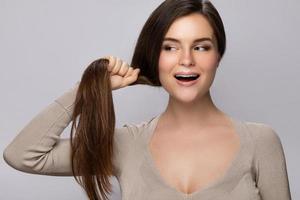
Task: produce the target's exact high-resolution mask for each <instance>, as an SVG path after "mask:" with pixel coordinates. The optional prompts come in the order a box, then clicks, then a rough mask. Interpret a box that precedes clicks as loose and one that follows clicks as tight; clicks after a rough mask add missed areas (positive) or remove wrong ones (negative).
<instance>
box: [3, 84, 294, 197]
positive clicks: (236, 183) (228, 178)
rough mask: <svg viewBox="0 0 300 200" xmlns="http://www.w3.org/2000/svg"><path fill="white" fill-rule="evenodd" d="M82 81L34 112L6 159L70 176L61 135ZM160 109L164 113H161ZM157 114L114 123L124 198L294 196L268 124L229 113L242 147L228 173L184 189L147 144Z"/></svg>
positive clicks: (23, 167) (66, 142)
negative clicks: (171, 180) (166, 174)
mask: <svg viewBox="0 0 300 200" xmlns="http://www.w3.org/2000/svg"><path fill="white" fill-rule="evenodd" d="M78 83H79V82H77V83H76V84H75V86H74V87H73V88H72V89H70V90H68V91H66V92H65V93H64V94H63V95H62V96H60V97H59V98H57V99H56V100H55V101H54V102H52V103H51V104H50V105H48V106H47V107H46V108H45V109H44V110H42V111H41V112H40V113H39V114H37V116H35V117H34V118H33V119H32V120H31V121H30V122H29V123H28V124H27V125H26V126H25V127H24V128H23V129H22V130H21V131H20V133H19V134H18V135H17V136H16V137H15V138H14V140H13V141H12V142H11V143H10V144H9V145H8V146H7V147H6V149H5V151H4V155H3V156H4V159H5V161H6V162H7V163H8V164H9V165H10V166H12V167H13V168H15V169H17V170H20V171H23V172H27V173H33V174H44V175H56V176H71V175H72V171H71V160H70V140H69V139H66V138H60V135H61V133H62V132H63V130H64V129H65V128H66V127H67V126H68V125H69V124H70V122H71V118H70V115H71V113H72V109H73V106H74V100H75V95H76V91H77V88H78ZM160 115H161V114H160ZM160 115H157V116H155V117H153V118H152V119H150V120H149V121H145V122H142V123H140V124H125V125H124V126H123V127H121V128H116V129H115V134H114V148H115V153H114V157H113V164H114V174H115V176H116V178H117V179H118V181H119V183H120V188H121V195H122V199H123V200H182V199H193V200H290V199H291V194H290V188H289V181H288V174H287V170H286V162H285V156H284V151H283V148H282V144H281V141H280V138H279V136H278V135H277V133H276V132H275V131H274V130H273V129H272V128H271V127H270V126H269V125H267V124H263V123H256V122H245V121H240V120H237V119H234V118H231V120H232V122H233V124H234V125H235V129H236V132H237V133H238V134H239V136H240V142H241V148H240V150H239V151H238V152H237V154H236V157H235V158H234V160H233V161H232V163H231V165H230V167H229V168H228V169H227V171H226V173H225V174H224V175H223V176H222V177H221V178H219V179H217V180H216V181H214V182H213V183H211V184H209V185H208V186H206V187H204V188H202V189H201V190H199V191H195V192H193V193H191V194H184V193H182V192H180V191H178V190H176V189H175V188H174V187H171V186H169V185H168V184H166V182H165V181H164V180H163V179H162V177H161V176H160V175H159V172H158V170H157V168H156V167H155V165H154V161H153V159H152V157H151V153H150V151H149V149H148V142H149V139H150V137H151V135H152V133H153V132H154V129H155V127H156V124H157V121H158V119H159V117H160Z"/></svg>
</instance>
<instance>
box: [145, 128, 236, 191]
mask: <svg viewBox="0 0 300 200" xmlns="http://www.w3.org/2000/svg"><path fill="white" fill-rule="evenodd" d="M215 131H217V130H215ZM239 148H240V141H239V136H238V135H237V134H236V133H235V132H234V131H233V130H226V131H224V130H223V132H222V133H217V132H214V131H213V130H211V132H210V134H205V135H203V134H197V133H195V134H190V133H189V134H185V135H184V134H180V135H175V134H173V135H172V134H169V133H163V132H156V133H154V134H153V137H152V138H151V140H150V142H149V149H150V152H151V156H152V159H153V162H154V164H155V167H156V168H157V170H158V171H159V174H160V176H161V178H162V179H163V180H164V181H165V183H166V184H167V185H169V186H170V187H174V188H176V189H177V190H178V191H180V192H183V193H187V194H189V193H193V192H195V191H198V190H200V189H201V188H203V187H205V186H206V185H208V184H210V183H211V182H214V181H217V180H218V179H219V178H220V177H221V176H223V175H224V173H226V171H227V169H228V167H229V166H230V164H231V162H232V161H233V159H234V158H235V156H236V154H237V151H238V150H239Z"/></svg>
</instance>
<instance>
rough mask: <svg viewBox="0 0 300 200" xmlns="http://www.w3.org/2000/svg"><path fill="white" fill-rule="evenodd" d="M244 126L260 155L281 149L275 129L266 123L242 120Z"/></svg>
mask: <svg viewBox="0 0 300 200" xmlns="http://www.w3.org/2000/svg"><path fill="white" fill-rule="evenodd" d="M243 124H244V127H245V129H246V130H247V132H248V133H249V134H250V136H251V137H252V139H253V141H254V143H255V150H256V152H258V153H259V154H261V155H266V154H270V153H271V152H276V151H278V150H279V151H282V143H281V139H280V136H279V134H278V133H277V131H276V130H275V129H274V128H273V126H271V125H270V124H268V123H264V122H254V121H243Z"/></svg>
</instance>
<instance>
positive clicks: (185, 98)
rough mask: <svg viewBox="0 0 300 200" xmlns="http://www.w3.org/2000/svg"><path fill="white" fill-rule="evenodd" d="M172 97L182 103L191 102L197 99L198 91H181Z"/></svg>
mask: <svg viewBox="0 0 300 200" xmlns="http://www.w3.org/2000/svg"><path fill="white" fill-rule="evenodd" d="M172 98H174V99H176V101H179V102H183V103H193V102H196V101H198V100H199V96H198V93H196V92H191V91H181V92H180V93H177V94H174V95H172Z"/></svg>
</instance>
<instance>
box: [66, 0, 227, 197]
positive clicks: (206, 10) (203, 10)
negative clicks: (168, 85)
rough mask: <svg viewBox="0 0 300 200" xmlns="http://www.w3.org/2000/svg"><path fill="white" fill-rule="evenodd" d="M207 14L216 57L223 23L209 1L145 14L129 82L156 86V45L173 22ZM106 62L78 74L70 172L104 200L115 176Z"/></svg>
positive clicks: (222, 43)
mask: <svg viewBox="0 0 300 200" xmlns="http://www.w3.org/2000/svg"><path fill="white" fill-rule="evenodd" d="M195 12H196V13H199V14H202V15H203V16H205V17H206V19H207V20H208V21H209V23H210V25H211V26H212V28H213V30H214V36H215V38H216V40H217V45H218V52H219V55H220V58H222V57H223V54H224V52H225V47H226V37H225V31H224V27H223V22H222V20H221V18H220V16H219V14H218V11H217V10H216V9H215V7H214V6H213V5H212V4H211V3H210V2H209V1H202V0H166V1H164V2H163V3H162V4H160V5H159V6H158V7H157V8H156V9H155V10H154V11H153V12H152V14H151V15H150V16H149V18H148V19H147V21H146V23H145V25H144V27H143V28H142V30H141V33H140V35H139V37H138V40H137V43H136V46H135V49H134V53H133V57H132V60H131V64H130V65H131V66H132V67H133V68H136V67H138V68H140V70H141V71H140V73H139V76H138V78H137V80H136V81H135V82H134V83H132V84H131V85H135V84H147V85H150V86H161V83H160V81H159V78H158V77H159V76H158V60H159V55H160V51H161V45H162V41H163V38H164V36H165V34H166V33H167V30H168V29H169V27H170V26H171V24H172V22H173V21H174V20H176V19H177V18H179V17H182V16H186V15H188V14H192V13H195ZM108 62H109V61H108V60H107V59H104V58H100V59H98V60H95V61H94V62H92V63H91V64H90V65H89V66H88V67H87V68H86V69H85V71H84V73H83V76H82V78H81V81H80V84H79V87H78V90H77V94H76V99H75V104H74V111H73V114H72V127H71V147H72V155H71V157H72V171H73V175H74V177H75V179H76V181H77V182H78V183H79V184H80V185H81V186H82V187H83V189H84V190H85V192H86V193H87V196H88V197H89V199H91V200H101V199H108V197H107V194H110V193H111V191H112V188H111V183H110V182H109V176H111V175H115V172H114V166H113V162H112V160H113V159H112V157H113V153H114V152H113V151H114V148H113V138H114V130H115V112H114V106H113V98H112V89H111V82H110V73H109V72H108V70H107V65H108Z"/></svg>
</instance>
